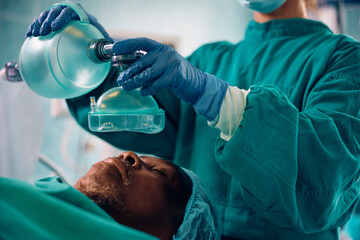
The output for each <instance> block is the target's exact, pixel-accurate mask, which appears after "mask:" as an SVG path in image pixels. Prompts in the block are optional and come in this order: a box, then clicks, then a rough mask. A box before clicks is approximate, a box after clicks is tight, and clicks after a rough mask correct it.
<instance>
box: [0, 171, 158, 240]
mask: <svg viewBox="0 0 360 240" xmlns="http://www.w3.org/2000/svg"><path fill="white" fill-rule="evenodd" d="M0 212H1V214H0V239H157V238H155V237H152V236H150V235H148V234H145V233H142V232H140V231H137V230H135V229H132V228H129V227H126V226H124V225H121V224H119V223H117V222H116V221H115V220H113V219H112V218H111V217H110V216H109V215H108V214H107V213H106V212H105V211H103V210H102V209H101V208H100V207H99V206H97V205H96V204H95V203H94V202H92V201H91V200H90V199H89V198H87V197H86V196H85V195H83V194H82V193H80V192H79V191H77V190H76V189H75V188H73V187H72V186H70V185H67V184H65V183H63V182H62V180H61V179H60V178H59V177H51V178H44V179H41V180H38V181H37V182H36V183H35V186H34V185H31V184H29V183H26V182H24V181H20V180H16V179H10V178H1V177H0Z"/></svg>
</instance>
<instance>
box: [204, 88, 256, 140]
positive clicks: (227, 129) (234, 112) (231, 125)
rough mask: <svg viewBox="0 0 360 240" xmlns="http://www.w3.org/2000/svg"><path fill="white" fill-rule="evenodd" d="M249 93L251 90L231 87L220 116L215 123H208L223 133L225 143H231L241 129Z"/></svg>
mask: <svg viewBox="0 0 360 240" xmlns="http://www.w3.org/2000/svg"><path fill="white" fill-rule="evenodd" d="M249 92H250V90H245V89H240V88H238V87H234V86H229V87H228V88H227V91H226V94H225V97H224V100H223V102H222V104H221V108H220V111H219V114H218V115H217V116H216V118H215V119H214V120H213V121H208V125H209V126H210V127H214V128H217V129H219V130H220V131H221V133H220V137H221V138H222V139H224V140H225V141H229V140H230V139H231V138H232V137H233V135H234V133H235V130H236V129H237V128H238V127H239V125H240V122H241V121H242V119H243V114H244V110H245V106H246V97H247V95H248V93H249Z"/></svg>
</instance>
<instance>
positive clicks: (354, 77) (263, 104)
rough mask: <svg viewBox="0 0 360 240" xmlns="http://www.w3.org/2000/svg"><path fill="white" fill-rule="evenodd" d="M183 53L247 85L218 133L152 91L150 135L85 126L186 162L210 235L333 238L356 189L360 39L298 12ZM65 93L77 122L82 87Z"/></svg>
mask: <svg viewBox="0 0 360 240" xmlns="http://www.w3.org/2000/svg"><path fill="white" fill-rule="evenodd" d="M188 60H189V61H190V62H191V63H192V64H194V65H195V66H196V67H198V68H199V69H201V70H202V71H205V72H208V73H211V74H214V75H216V77H217V78H220V79H222V80H224V81H226V82H228V83H229V84H230V85H231V86H237V87H239V88H242V89H249V88H250V89H251V90H250V93H249V94H248V96H247V105H246V108H245V112H244V115H243V120H242V122H241V124H240V126H239V127H238V128H237V130H236V132H235V134H234V136H233V138H232V139H230V141H228V142H226V141H224V140H222V139H220V138H219V131H218V130H216V129H213V128H211V127H209V126H208V125H207V122H206V120H205V119H204V118H203V117H201V116H197V115H196V114H195V113H194V110H193V108H192V106H191V105H189V104H185V103H180V102H179V100H177V99H176V98H175V97H174V96H173V95H172V94H171V93H169V92H168V91H166V90H163V91H162V92H160V93H159V94H158V95H156V96H155V99H156V100H157V101H158V103H159V105H160V107H161V108H162V109H165V110H166V117H167V119H166V126H165V130H164V131H163V132H162V133H160V134H156V135H145V134H136V133H123V132H116V133H94V134H95V135H97V136H99V137H100V138H102V139H104V140H105V141H107V142H109V143H110V144H112V145H114V146H116V147H119V148H122V149H127V150H134V151H138V152H142V153H151V154H155V155H158V156H160V157H163V158H166V159H170V160H173V161H174V162H175V163H177V164H179V165H181V166H183V167H185V168H188V169H191V170H193V171H194V172H195V173H196V174H197V175H198V176H199V177H200V179H201V180H202V182H203V183H204V184H205V186H206V187H207V188H208V190H209V192H210V194H211V195H212V198H213V201H214V204H215V207H216V210H217V213H218V215H219V220H220V226H221V234H222V235H225V236H230V237H234V238H244V239H316V240H321V239H324V240H325V239H326V240H331V239H337V238H338V235H339V233H338V231H339V227H340V226H342V225H343V224H345V223H346V221H347V220H348V219H349V217H350V215H351V211H352V210H353V209H354V207H355V206H356V201H357V198H358V192H359V190H360V182H359V179H360V170H359V169H360V110H359V109H360V44H359V43H358V42H356V41H355V40H353V39H351V38H349V37H347V36H344V35H335V34H333V33H332V32H331V31H330V30H329V29H328V28H327V27H326V26H325V25H324V24H322V23H320V22H316V21H311V20H306V19H284V20H272V21H269V22H266V23H263V24H259V23H256V22H254V21H252V22H250V23H249V25H248V28H247V30H246V34H245V39H244V40H243V41H241V42H239V43H237V44H231V43H228V42H217V43H211V44H207V45H204V46H202V47H201V48H199V49H198V50H197V51H196V52H194V53H193V54H192V55H191V56H190V57H188ZM111 84H113V85H114V86H115V85H116V76H110V77H109V78H108V79H107V80H106V83H104V84H103V85H102V86H101V87H100V88H99V89H97V90H96V91H94V92H92V93H90V94H87V95H85V96H82V97H79V98H75V99H69V100H67V103H68V106H69V109H70V111H71V113H72V115H73V116H74V117H75V119H76V120H77V121H78V123H79V124H80V125H81V126H82V127H83V128H85V129H87V130H88V127H87V124H88V123H87V112H88V111H89V96H92V95H94V94H101V93H102V92H104V90H105V89H106V87H107V86H109V85H111Z"/></svg>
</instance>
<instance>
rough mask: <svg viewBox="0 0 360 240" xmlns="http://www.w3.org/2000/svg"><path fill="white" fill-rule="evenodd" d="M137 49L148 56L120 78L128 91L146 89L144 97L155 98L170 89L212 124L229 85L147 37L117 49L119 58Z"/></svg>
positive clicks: (121, 84)
mask: <svg viewBox="0 0 360 240" xmlns="http://www.w3.org/2000/svg"><path fill="white" fill-rule="evenodd" d="M136 50H143V51H146V52H147V54H146V55H145V56H143V57H142V58H140V59H138V60H137V61H136V62H135V63H133V64H132V65H131V66H130V67H129V68H128V69H127V70H126V71H124V72H122V73H121V74H120V76H119V78H118V84H119V85H120V86H123V88H124V90H132V89H135V88H138V87H142V89H141V94H142V95H154V94H156V93H157V92H158V91H160V90H161V89H163V88H169V89H170V90H171V91H172V92H173V93H174V94H175V95H176V96H177V97H178V98H179V99H181V100H183V101H185V102H190V103H192V104H193V106H194V109H195V111H196V112H197V113H198V114H201V115H203V116H205V117H206V118H207V119H208V120H209V121H211V120H213V119H214V118H215V117H216V116H217V115H218V113H219V110H220V107H221V103H222V101H223V99H224V96H225V93H226V90H227V86H228V84H227V83H226V82H224V81H222V80H220V79H217V78H216V77H215V76H214V75H211V74H208V73H204V72H202V71H200V70H199V69H197V68H196V67H194V66H193V65H191V64H190V62H188V61H187V60H186V59H185V58H183V57H182V56H181V55H180V54H179V53H177V52H176V51H175V49H174V48H172V47H171V46H168V45H164V44H161V43H158V42H156V41H154V40H151V39H147V38H136V39H128V40H124V41H121V42H117V43H115V44H114V46H113V52H114V53H115V54H116V55H121V54H128V53H131V52H134V51H136Z"/></svg>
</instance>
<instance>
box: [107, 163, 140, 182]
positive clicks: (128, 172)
mask: <svg viewBox="0 0 360 240" xmlns="http://www.w3.org/2000/svg"><path fill="white" fill-rule="evenodd" d="M104 162H105V163H107V164H108V165H110V167H111V168H113V169H114V170H115V171H116V172H117V174H118V175H119V177H120V178H121V179H122V184H123V185H125V186H127V185H129V184H130V183H131V179H132V176H133V173H132V169H131V167H130V165H129V163H128V162H126V161H124V160H123V159H122V158H120V157H112V158H108V159H106V160H105V161H104Z"/></svg>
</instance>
